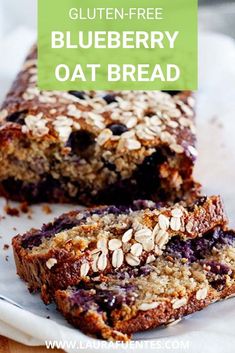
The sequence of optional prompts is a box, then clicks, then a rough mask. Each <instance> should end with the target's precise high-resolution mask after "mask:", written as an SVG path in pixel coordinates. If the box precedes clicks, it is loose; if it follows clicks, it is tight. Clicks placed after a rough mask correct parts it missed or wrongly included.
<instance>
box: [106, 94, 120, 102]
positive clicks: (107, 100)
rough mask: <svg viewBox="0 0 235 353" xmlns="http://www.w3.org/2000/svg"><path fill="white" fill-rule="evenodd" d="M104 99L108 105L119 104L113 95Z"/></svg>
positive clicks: (108, 95)
mask: <svg viewBox="0 0 235 353" xmlns="http://www.w3.org/2000/svg"><path fill="white" fill-rule="evenodd" d="M103 99H104V100H105V101H106V103H107V104H111V103H115V102H117V100H116V97H115V96H114V95H113V94H107V95H106V96H104V97H103Z"/></svg>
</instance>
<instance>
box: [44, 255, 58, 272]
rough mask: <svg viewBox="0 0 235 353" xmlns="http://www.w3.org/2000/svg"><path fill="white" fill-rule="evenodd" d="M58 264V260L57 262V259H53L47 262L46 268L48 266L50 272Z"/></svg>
mask: <svg viewBox="0 0 235 353" xmlns="http://www.w3.org/2000/svg"><path fill="white" fill-rule="evenodd" d="M56 264H57V260H56V259H53V258H51V259H49V260H47V262H46V266H47V268H49V270H50V269H51V268H52V267H53V266H55V265H56Z"/></svg>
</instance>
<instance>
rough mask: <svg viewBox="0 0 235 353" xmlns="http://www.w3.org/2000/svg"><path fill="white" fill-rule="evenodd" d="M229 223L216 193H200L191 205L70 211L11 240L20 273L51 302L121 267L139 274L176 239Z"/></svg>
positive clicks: (137, 205) (142, 203)
mask: <svg viewBox="0 0 235 353" xmlns="http://www.w3.org/2000/svg"><path fill="white" fill-rule="evenodd" d="M226 224H227V218H226V216H225V214H224V210H223V206H222V203H221V199H220V198H219V197H217V196H212V197H201V198H200V199H198V200H197V201H196V202H195V203H194V204H192V205H190V206H188V205H186V204H185V203H183V202H181V203H177V204H171V205H164V204H159V205H157V204H154V203H153V202H152V201H140V202H135V203H134V204H133V205H132V207H126V206H124V207H121V206H119V207H117V206H106V207H99V208H91V209H88V210H84V211H72V212H70V213H67V214H64V215H62V216H60V217H59V218H57V219H55V221H54V222H52V223H49V224H47V225H44V226H43V227H42V228H41V229H40V230H32V231H29V232H28V233H26V234H24V235H23V236H20V235H19V236H16V237H15V238H14V239H13V248H14V254H15V261H16V267H17V272H18V274H19V276H20V277H21V278H22V279H24V280H25V281H26V282H27V284H28V286H29V289H30V290H31V291H35V290H38V289H41V292H42V298H43V300H44V301H45V302H46V303H48V302H50V300H51V299H52V298H53V296H54V292H55V291H56V290H57V289H65V288H67V287H68V286H73V285H77V284H79V282H80V281H84V282H89V281H90V279H91V278H93V277H96V276H97V275H105V274H107V273H110V274H111V273H113V274H114V275H115V274H120V272H121V271H122V270H124V271H133V273H136V275H138V273H139V272H138V271H139V269H140V271H142V270H141V268H143V267H144V266H147V265H149V264H151V263H152V262H154V261H155V260H156V258H158V257H159V256H161V255H162V254H163V253H164V252H165V249H166V246H167V244H168V243H169V242H171V241H173V239H174V238H176V237H177V238H180V239H182V240H187V239H193V238H196V237H203V236H204V235H205V234H206V233H208V232H209V231H211V230H213V229H215V228H216V227H219V229H224V228H225V227H226Z"/></svg>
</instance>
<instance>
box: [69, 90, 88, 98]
mask: <svg viewBox="0 0 235 353" xmlns="http://www.w3.org/2000/svg"><path fill="white" fill-rule="evenodd" d="M68 93H69V94H71V95H72V96H75V97H77V98H79V99H85V93H84V92H83V91H69V92H68Z"/></svg>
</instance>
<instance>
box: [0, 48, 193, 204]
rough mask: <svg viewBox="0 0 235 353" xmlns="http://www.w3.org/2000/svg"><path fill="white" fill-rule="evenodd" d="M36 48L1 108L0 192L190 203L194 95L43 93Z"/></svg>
mask: <svg viewBox="0 0 235 353" xmlns="http://www.w3.org/2000/svg"><path fill="white" fill-rule="evenodd" d="M36 59H37V53H36V49H33V51H32V52H31V53H30V55H29V56H28V58H27V60H26V61H25V63H24V65H23V67H22V70H21V72H20V73H19V75H18V76H17V79H16V81H15V82H14V84H13V86H12V88H11V90H10V92H9V94H8V95H7V97H6V99H5V101H4V103H3V105H2V108H1V109H0V194H1V195H3V196H6V197H7V198H10V199H13V200H20V201H22V200H24V201H25V200H26V201H28V202H30V203H34V202H45V201H47V202H74V203H83V204H87V205H100V204H128V203H131V201H132V200H136V199H152V200H155V201H159V200H161V201H163V200H172V201H179V200H182V199H192V198H193V197H194V196H195V194H197V192H198V188H199V185H198V184H197V183H195V182H194V180H193V178H192V171H193V166H194V163H195V159H196V155H197V151H196V149H195V140H196V138H195V123H194V104H195V100H194V98H193V96H192V92H188V91H184V92H179V91H176V92H173V94H172V92H161V91H122V92H111V91H69V92H58V91H40V90H39V89H38V88H37V83H36V80H37V60H36Z"/></svg>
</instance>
